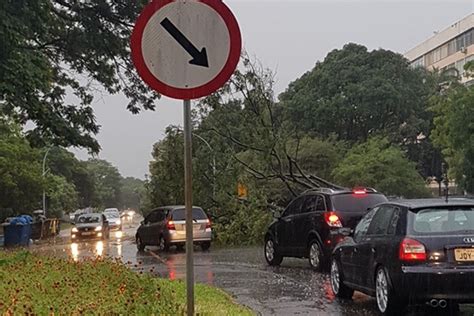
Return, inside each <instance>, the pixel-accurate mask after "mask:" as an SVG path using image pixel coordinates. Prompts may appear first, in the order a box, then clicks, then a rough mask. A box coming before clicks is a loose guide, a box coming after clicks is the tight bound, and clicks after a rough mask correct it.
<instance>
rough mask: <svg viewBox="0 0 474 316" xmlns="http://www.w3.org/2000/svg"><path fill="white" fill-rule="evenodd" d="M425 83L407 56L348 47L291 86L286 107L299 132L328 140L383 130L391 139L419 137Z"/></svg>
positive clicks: (354, 138) (285, 97)
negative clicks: (411, 66) (333, 136)
mask: <svg viewBox="0 0 474 316" xmlns="http://www.w3.org/2000/svg"><path fill="white" fill-rule="evenodd" d="M422 79H423V71H422V70H418V69H415V70H413V69H411V68H410V67H409V64H408V60H406V59H405V58H404V57H403V56H402V55H399V54H396V53H393V52H391V51H387V50H383V49H378V50H374V51H371V52H369V51H367V48H366V47H364V46H361V45H357V44H346V45H345V46H344V47H343V48H342V49H336V50H333V51H332V52H330V53H329V54H328V55H327V56H326V58H325V59H324V61H323V62H318V63H317V64H316V66H315V67H314V69H313V70H311V71H310V72H307V73H306V74H304V75H303V76H302V77H301V78H300V79H297V80H296V81H294V82H293V83H291V84H290V86H289V87H288V89H287V90H286V91H285V92H284V93H282V94H281V95H280V100H281V106H282V107H283V110H284V114H285V118H287V119H289V120H291V121H292V122H293V124H294V127H295V128H296V127H298V128H299V129H300V130H302V131H307V132H313V133H316V134H317V135H319V136H321V137H323V138H326V137H328V136H329V135H330V134H335V135H337V136H338V138H339V139H342V140H347V141H349V142H352V143H354V142H359V141H364V140H366V139H367V138H368V137H369V136H370V135H373V134H377V133H380V132H383V133H384V134H385V135H387V136H390V139H391V140H400V138H401V137H404V138H407V137H408V138H411V139H414V138H416V136H418V134H419V133H420V131H421V128H420V127H417V126H418V125H422V124H423V116H424V115H426V109H425V104H424V95H426V94H427V92H429V91H427V88H426V87H425V85H424V84H423V80H422ZM410 129H413V130H412V131H411V130H410ZM409 130H410V131H409ZM408 131H409V132H408ZM405 132H407V135H404V134H405Z"/></svg>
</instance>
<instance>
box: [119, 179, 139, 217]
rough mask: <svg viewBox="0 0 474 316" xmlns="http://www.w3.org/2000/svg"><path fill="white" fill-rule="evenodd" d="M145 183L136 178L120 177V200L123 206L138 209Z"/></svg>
mask: <svg viewBox="0 0 474 316" xmlns="http://www.w3.org/2000/svg"><path fill="white" fill-rule="evenodd" d="M144 185H145V183H144V182H143V181H142V180H140V179H137V178H133V177H127V178H123V179H122V187H121V190H120V201H121V206H122V207H123V208H132V209H135V210H139V209H140V206H141V200H142V199H143V198H144V195H145V186H144Z"/></svg>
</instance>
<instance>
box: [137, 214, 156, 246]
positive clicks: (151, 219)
mask: <svg viewBox="0 0 474 316" xmlns="http://www.w3.org/2000/svg"><path fill="white" fill-rule="evenodd" d="M158 212H159V210H153V211H151V213H150V214H148V216H147V217H146V218H145V220H144V221H143V226H142V227H141V230H142V232H141V237H142V240H143V242H144V243H146V244H147V245H152V244H153V243H154V241H153V224H155V223H156V221H157V218H158Z"/></svg>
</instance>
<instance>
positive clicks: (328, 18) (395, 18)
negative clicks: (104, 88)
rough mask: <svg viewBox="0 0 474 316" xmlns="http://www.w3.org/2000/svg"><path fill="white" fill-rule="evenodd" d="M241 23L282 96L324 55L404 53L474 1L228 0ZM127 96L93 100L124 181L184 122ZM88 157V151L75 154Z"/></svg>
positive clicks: (247, 43) (163, 106)
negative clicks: (136, 109) (351, 46)
mask: <svg viewBox="0 0 474 316" xmlns="http://www.w3.org/2000/svg"><path fill="white" fill-rule="evenodd" d="M224 2H225V3H226V4H227V5H228V6H229V7H230V9H231V10H232V11H233V12H234V15H235V16H236V18H237V20H238V21H239V24H240V28H241V32H242V39H243V44H244V49H245V50H246V51H247V52H249V54H250V55H251V56H254V57H256V58H258V60H259V61H260V62H261V63H262V64H263V65H264V66H266V67H268V68H270V69H273V70H274V71H275V73H276V80H277V82H276V93H277V94H278V93H280V92H282V91H284V90H285V88H286V87H287V85H288V83H290V82H291V81H293V80H295V79H297V78H298V77H300V76H301V75H302V74H303V73H304V72H306V71H308V70H310V69H312V68H313V66H314V64H315V63H316V61H318V60H322V59H324V57H325V56H326V54H327V53H328V52H329V51H331V50H333V49H335V48H341V47H342V46H343V45H344V44H345V43H348V42H354V43H359V44H363V45H365V46H367V47H368V48H369V49H377V48H384V49H390V50H393V51H396V52H400V53H404V52H406V51H407V50H409V49H411V48H412V47H414V46H416V45H417V44H419V43H420V42H422V41H424V40H425V39H427V38H428V37H430V36H432V35H433V32H435V31H440V30H442V29H444V28H446V27H448V26H450V25H451V24H452V23H454V22H456V21H458V20H460V19H462V18H464V17H465V16H467V15H468V14H470V13H472V12H473V11H474V0H446V1H436V0H423V1H421V0H418V1H417V0H398V1H395V0H392V1H388V0H370V1H368V0H365V1H363V0H324V1H323V0H306V1H303V0H300V1H298V0H285V1H283V0H280V1H274V0H227V1H224ZM126 104H127V100H126V99H125V97H124V96H122V95H114V96H108V95H104V96H100V97H98V98H97V99H96V101H95V103H94V105H93V106H94V110H95V114H96V117H97V121H98V123H99V124H100V125H101V130H100V133H99V134H98V135H97V139H98V141H99V143H100V145H101V146H102V151H101V153H100V155H99V158H102V159H106V160H108V161H110V162H112V164H114V165H115V166H116V167H118V168H119V170H120V172H121V173H122V175H123V176H133V177H137V178H141V179H143V178H144V176H145V174H147V173H148V162H149V161H150V160H151V149H152V145H153V144H154V143H155V142H157V141H158V140H160V139H162V138H163V134H164V129H165V128H166V126H168V125H169V124H175V125H181V124H182V109H181V107H182V103H181V102H179V101H173V100H171V99H168V98H166V97H163V98H162V99H161V100H159V101H158V102H157V104H156V111H155V112H150V111H145V112H141V113H140V114H138V115H133V114H131V113H130V112H128V111H127V110H126ZM74 152H75V153H77V154H78V157H79V158H81V159H87V154H86V153H85V152H83V151H74Z"/></svg>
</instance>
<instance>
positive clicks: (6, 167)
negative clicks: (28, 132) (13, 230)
mask: <svg viewBox="0 0 474 316" xmlns="http://www.w3.org/2000/svg"><path fill="white" fill-rule="evenodd" d="M0 129H2V131H3V132H2V133H1V134H0V210H1V209H3V210H1V213H0V221H3V219H4V217H7V216H11V215H14V214H17V213H20V212H28V211H31V210H34V209H37V208H39V206H40V205H41V204H40V203H41V194H42V190H43V185H44V182H43V178H42V174H41V163H40V161H41V158H40V155H39V153H38V152H37V151H36V150H34V149H32V148H31V147H30V145H29V144H28V142H27V141H26V140H25V139H23V138H22V137H21V134H20V133H19V130H18V129H17V127H16V126H15V125H14V124H10V123H5V122H0ZM7 209H8V210H9V211H8V214H7Z"/></svg>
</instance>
